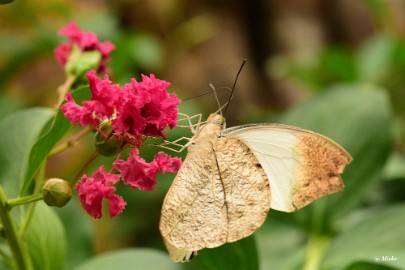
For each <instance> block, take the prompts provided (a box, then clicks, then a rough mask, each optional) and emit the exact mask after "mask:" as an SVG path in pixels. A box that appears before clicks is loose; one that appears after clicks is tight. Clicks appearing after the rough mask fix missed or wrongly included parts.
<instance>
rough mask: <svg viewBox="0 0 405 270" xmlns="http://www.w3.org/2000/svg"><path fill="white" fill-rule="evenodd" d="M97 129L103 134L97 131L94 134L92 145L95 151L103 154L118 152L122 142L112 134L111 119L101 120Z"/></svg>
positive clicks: (108, 154) (109, 154)
mask: <svg viewBox="0 0 405 270" xmlns="http://www.w3.org/2000/svg"><path fill="white" fill-rule="evenodd" d="M99 129H100V131H101V132H102V133H103V134H101V133H100V132H97V133H96V135H95V136H94V145H95V146H96V149H97V151H98V152H99V153H100V154H101V155H103V156H112V155H114V154H116V153H118V152H119V151H120V150H121V148H122V146H123V142H122V141H120V139H119V138H118V137H117V136H115V135H113V132H114V130H113V128H112V126H111V121H109V120H105V121H103V122H102V123H101V124H100V126H99Z"/></svg>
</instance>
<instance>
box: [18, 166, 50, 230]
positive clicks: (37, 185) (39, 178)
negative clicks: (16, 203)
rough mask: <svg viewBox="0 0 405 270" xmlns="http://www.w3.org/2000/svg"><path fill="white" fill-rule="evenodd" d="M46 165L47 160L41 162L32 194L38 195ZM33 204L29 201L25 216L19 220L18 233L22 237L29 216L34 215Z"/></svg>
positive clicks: (28, 222)
mask: <svg viewBox="0 0 405 270" xmlns="http://www.w3.org/2000/svg"><path fill="white" fill-rule="evenodd" d="M46 165H47V162H44V163H43V164H42V166H41V167H40V168H39V171H38V174H37V177H35V187H34V191H33V195H32V196H35V195H39V194H40V190H41V188H42V186H43V183H44V178H45V170H46ZM41 198H42V194H41ZM35 206H36V202H34V203H31V204H30V206H29V207H28V212H27V214H26V215H25V218H24V219H22V221H21V225H20V235H21V236H22V237H24V236H25V233H26V231H27V229H28V226H29V224H30V221H31V218H32V216H33V215H34V211H35Z"/></svg>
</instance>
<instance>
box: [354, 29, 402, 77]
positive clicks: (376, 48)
mask: <svg viewBox="0 0 405 270" xmlns="http://www.w3.org/2000/svg"><path fill="white" fill-rule="evenodd" d="M394 49H395V42H394V40H393V39H392V38H391V37H390V36H388V35H383V34H381V35H378V36H376V37H374V38H372V39H370V40H368V42H367V43H366V44H365V45H364V46H363V47H362V48H361V49H360V50H359V51H358V52H357V55H356V56H355V57H356V60H357V61H356V63H357V67H358V75H359V79H360V80H363V81H365V82H374V83H378V82H381V81H382V80H383V79H384V78H385V77H386V76H388V74H390V71H391V70H390V68H391V66H392V63H391V59H392V57H391V56H392V54H393V53H394Z"/></svg>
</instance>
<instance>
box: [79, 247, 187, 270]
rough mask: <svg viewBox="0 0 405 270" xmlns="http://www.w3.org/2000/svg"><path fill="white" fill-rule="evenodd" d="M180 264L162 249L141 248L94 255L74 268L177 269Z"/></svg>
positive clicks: (101, 269) (119, 269)
mask: <svg viewBox="0 0 405 270" xmlns="http://www.w3.org/2000/svg"><path fill="white" fill-rule="evenodd" d="M179 266H180V265H179V264H174V263H173V262H171V261H170V259H169V257H168V255H167V254H165V253H163V252H162V251H158V250H154V249H149V248H139V249H127V250H120V251H115V252H110V253H107V254H104V255H100V256H97V257H94V258H92V259H90V260H88V261H87V262H85V263H83V264H82V265H80V266H78V267H76V268H74V270H94V269H97V270H111V269H114V270H127V269H131V270H144V269H159V270H176V269H179ZM180 267H181V266H180Z"/></svg>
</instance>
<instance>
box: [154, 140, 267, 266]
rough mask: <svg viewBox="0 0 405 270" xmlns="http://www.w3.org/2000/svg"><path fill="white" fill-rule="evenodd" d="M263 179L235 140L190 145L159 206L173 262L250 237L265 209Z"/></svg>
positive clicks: (249, 154) (256, 164)
mask: <svg viewBox="0 0 405 270" xmlns="http://www.w3.org/2000/svg"><path fill="white" fill-rule="evenodd" d="M266 177H267V176H266V173H265V172H264V170H263V168H261V166H260V163H259V162H258V160H257V159H256V158H255V156H254V155H253V153H252V152H251V151H250V150H249V148H248V147H247V146H246V145H245V144H244V143H242V142H240V141H239V140H238V139H228V138H219V139H218V138H217V136H215V138H213V139H212V140H211V141H210V142H209V143H208V144H203V145H195V146H194V147H193V148H192V149H190V148H189V153H188V155H187V157H186V159H185V161H184V162H183V165H182V167H181V169H180V171H179V172H178V174H177V176H176V178H175V180H174V182H173V184H172V186H171V188H170V190H169V191H168V193H167V195H166V198H165V200H164V203H163V207H162V213H161V220H160V231H161V233H162V236H163V238H164V240H165V243H166V247H167V248H168V250H169V253H170V256H171V258H172V260H174V261H187V260H189V259H190V257H191V256H192V255H195V254H196V252H197V251H198V250H200V249H202V248H213V247H217V246H220V245H222V244H224V243H226V242H233V241H236V240H239V239H241V238H244V237H247V236H249V235H250V234H252V233H253V232H254V231H255V230H256V229H257V228H258V227H259V226H260V225H261V224H262V223H263V222H264V220H265V218H266V215H267V212H268V210H269V208H270V188H269V184H268V180H267V178H266Z"/></svg>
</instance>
